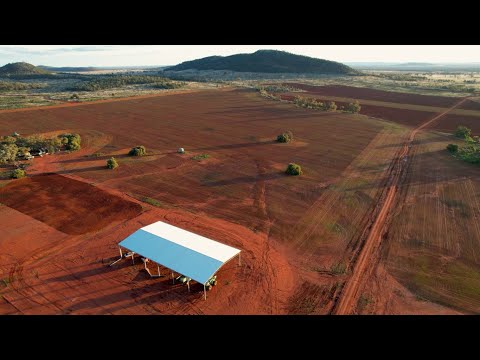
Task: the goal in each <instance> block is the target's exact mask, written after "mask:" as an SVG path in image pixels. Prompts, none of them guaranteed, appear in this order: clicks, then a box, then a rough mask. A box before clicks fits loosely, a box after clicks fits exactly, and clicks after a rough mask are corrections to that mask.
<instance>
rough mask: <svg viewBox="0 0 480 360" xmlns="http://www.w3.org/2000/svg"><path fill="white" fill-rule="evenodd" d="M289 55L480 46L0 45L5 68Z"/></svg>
mask: <svg viewBox="0 0 480 360" xmlns="http://www.w3.org/2000/svg"><path fill="white" fill-rule="evenodd" d="M259 49H274V50H284V51H288V52H291V53H294V54H299V55H307V56H312V57H317V58H320V59H327V60H333V61H339V62H429V63H472V62H477V63H480V45H0V66H3V65H4V64H6V63H10V62H18V61H25V62H28V63H31V64H34V65H48V66H147V65H175V64H178V63H180V62H183V61H187V60H194V59H198V58H202V57H206V56H212V55H223V56H226V55H233V54H238V53H251V52H255V51H256V50H259Z"/></svg>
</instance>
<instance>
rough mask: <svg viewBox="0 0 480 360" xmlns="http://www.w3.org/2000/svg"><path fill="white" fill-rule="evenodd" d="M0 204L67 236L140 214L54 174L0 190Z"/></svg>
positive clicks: (127, 203)
mask: <svg viewBox="0 0 480 360" xmlns="http://www.w3.org/2000/svg"><path fill="white" fill-rule="evenodd" d="M0 203H2V204H4V205H7V206H9V207H11V208H12V209H15V210H17V211H20V212H21V213H23V214H25V215H28V216H31V217H33V218H34V219H37V220H38V221H42V222H44V223H46V224H48V225H50V226H52V227H54V228H55V229H57V230H59V231H62V232H64V233H66V234H70V235H80V234H85V233H87V232H91V231H97V230H99V229H102V228H103V227H105V226H107V225H108V224H110V223H116V222H119V221H124V220H127V219H131V218H134V217H135V216H137V215H139V214H140V212H141V211H142V207H141V206H140V205H138V204H135V203H133V202H131V201H126V200H123V199H121V198H119V197H117V196H113V195H110V194H108V193H105V192H104V191H102V190H99V189H98V188H96V187H95V186H93V185H90V184H86V183H84V182H81V181H77V180H74V179H70V178H68V177H64V176H61V175H57V174H42V175H37V176H33V177H29V178H23V179H20V180H17V181H12V182H10V183H9V184H7V185H6V186H4V187H3V188H0Z"/></svg>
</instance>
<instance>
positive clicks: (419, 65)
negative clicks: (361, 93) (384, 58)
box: [346, 62, 480, 72]
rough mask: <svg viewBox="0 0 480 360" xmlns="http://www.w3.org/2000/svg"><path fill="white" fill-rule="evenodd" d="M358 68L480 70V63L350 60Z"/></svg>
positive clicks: (350, 63)
mask: <svg viewBox="0 0 480 360" xmlns="http://www.w3.org/2000/svg"><path fill="white" fill-rule="evenodd" d="M346 64H348V65H349V66H351V67H353V68H354V69H357V70H386V71H388V70H390V71H426V72H428V71H479V70H480V63H426V62H406V63H394V62H348V63H346Z"/></svg>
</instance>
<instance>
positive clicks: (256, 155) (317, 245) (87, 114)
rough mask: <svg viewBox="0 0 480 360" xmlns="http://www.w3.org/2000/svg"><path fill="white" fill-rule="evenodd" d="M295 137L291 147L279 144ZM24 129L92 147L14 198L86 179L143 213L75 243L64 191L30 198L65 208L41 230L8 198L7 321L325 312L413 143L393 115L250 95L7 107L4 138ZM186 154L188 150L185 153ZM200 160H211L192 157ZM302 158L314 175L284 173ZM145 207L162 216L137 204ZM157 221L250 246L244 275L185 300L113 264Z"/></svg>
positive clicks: (2, 303)
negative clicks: (139, 153)
mask: <svg viewBox="0 0 480 360" xmlns="http://www.w3.org/2000/svg"><path fill="white" fill-rule="evenodd" d="M285 130H291V131H292V132H293V134H294V137H295V140H294V141H293V142H292V143H289V144H278V143H276V142H274V141H273V139H275V137H276V136H277V135H278V134H280V133H281V132H282V131H285ZM13 131H17V132H19V133H21V134H22V135H24V134H33V133H45V132H50V131H61V132H63V131H72V132H79V133H80V134H81V136H82V150H80V151H78V152H72V153H69V154H67V153H61V154H54V155H49V156H46V157H43V158H36V159H34V160H33V161H32V166H31V167H29V168H28V169H27V171H28V174H29V176H30V178H28V179H25V180H12V181H11V182H6V181H0V189H1V191H2V194H3V193H5V194H7V197H8V198H10V197H14V196H16V195H15V194H14V193H13V194H12V193H11V191H10V190H11V189H16V188H17V187H18V188H19V189H20V190H21V189H22V184H23V183H25V184H26V185H27V186H26V187H27V188H29V187H30V188H31V189H35V190H37V191H39V189H38V188H35V187H34V185H35V184H34V183H35V181H38V180H36V179H40V178H41V176H37V175H41V174H49V173H56V174H58V175H57V176H58V178H59V179H61V180H62V184H63V183H64V181H65V180H64V178H68V179H71V180H75V181H78V182H81V183H84V185H82V186H87V185H88V186H91V187H89V188H88V189H89V190H85V192H86V193H88V194H89V195H90V193H93V192H92V191H91V189H92V188H95V189H96V190H98V191H99V192H98V193H95V194H96V195H95V197H99V198H105V197H108V196H112V197H115V198H119V199H121V200H123V201H125V202H126V203H134V204H135V205H136V206H139V207H141V208H142V209H143V210H141V213H140V214H138V213H137V212H136V211H137V209H138V208H137V207H136V206H135V207H134V209H135V213H134V214H131V215H130V218H124V217H122V218H118V219H116V220H115V221H109V222H107V223H105V224H103V223H102V225H101V226H98V227H96V226H97V223H96V222H95V221H97V220H98V219H96V220H95V221H92V222H89V223H88V224H86V226H85V228H81V225H80V223H79V222H76V223H77V224H78V228H77V227H75V229H74V230H73V231H77V233H75V234H67V233H65V232H62V231H63V230H62V231H59V230H58V229H60V230H61V229H64V228H63V227H62V226H67V225H66V224H65V225H62V223H56V220H55V219H53V218H54V217H55V216H54V214H57V213H58V211H57V209H58V210H60V215H57V216H59V218H62V211H65V210H64V209H68V212H70V211H71V209H70V205H69V203H68V201H70V196H68V194H69V193H70V191H69V190H68V189H65V194H62V201H59V199H58V198H56V197H55V188H50V187H49V185H48V184H45V188H44V187H43V186H42V188H41V191H40V193H39V194H38V195H37V194H35V192H33V191H31V192H30V196H32V195H33V197H34V198H36V197H37V196H39V197H40V199H39V200H40V201H47V200H48V201H47V202H48V204H49V206H52V208H51V209H53V210H54V211H50V212H48V213H47V212H45V215H46V216H45V217H43V218H40V219H39V220H40V221H38V220H37V218H35V214H34V213H32V212H28V213H27V210H28V209H22V211H23V212H20V211H17V210H15V208H14V206H17V205H16V204H14V203H13V202H12V203H11V205H7V206H5V205H4V206H0V228H1V229H2V237H1V238H0V260H1V261H0V279H4V280H5V281H4V282H3V284H5V285H3V284H2V282H0V295H2V296H0V313H2V314H4V313H19V314H21V313H24V314H35V313H45V314H282V313H301V314H325V313H328V312H329V308H330V306H331V304H332V301H333V299H334V298H335V296H336V294H337V293H338V291H339V289H340V288H341V287H342V285H343V283H344V281H345V279H346V277H347V274H345V273H344V272H342V271H341V265H342V264H344V263H345V262H348V260H349V258H350V257H351V254H352V252H353V251H354V249H356V248H357V247H358V246H360V244H359V243H358V241H357V239H358V234H361V233H362V232H363V230H364V224H365V222H366V221H367V220H368V216H369V213H370V211H371V208H372V206H375V203H376V201H377V198H378V192H379V189H381V188H382V183H383V182H384V181H385V180H384V177H385V176H386V170H387V168H388V166H389V164H390V162H391V161H392V159H393V158H394V156H395V154H396V152H397V150H398V149H399V147H400V146H401V145H402V144H403V142H402V138H403V137H404V136H405V133H406V129H405V128H404V127H402V126H400V125H396V124H392V123H388V122H385V121H382V120H377V119H371V118H368V117H366V116H362V115H353V114H343V113H322V112H318V111H311V110H307V109H301V108H296V107H295V106H292V105H291V104H286V103H281V102H275V101H269V100H267V99H265V98H262V97H260V96H259V95H258V93H255V92H252V91H247V90H212V91H202V92H197V93H191V94H178V95H175V96H160V97H150V98H138V99H129V100H125V101H116V102H103V103H96V104H88V105H86V104H82V105H81V106H68V107H57V108H50V109H46V108H43V109H38V110H34V111H18V112H0V134H1V135H4V134H9V133H12V132H13ZM136 145H145V146H146V148H147V152H148V154H147V156H145V157H141V158H132V157H128V156H126V153H127V152H128V150H129V149H130V148H131V147H132V146H136ZM179 147H184V148H185V149H186V151H187V153H186V154H185V155H180V154H177V153H176V150H177V149H178V148H179ZM94 153H96V154H97V155H98V156H92V154H94ZM198 154H208V155H209V158H208V159H205V160H201V161H195V160H192V159H191V157H192V156H194V155H198ZM112 155H113V156H115V157H116V158H117V161H118V163H119V164H120V167H119V168H118V169H116V170H114V171H112V170H108V169H106V167H105V161H106V159H108V158H109V157H110V156H112ZM292 161H293V162H297V163H299V164H300V165H301V166H302V168H303V170H304V175H302V176H301V177H289V176H286V175H285V174H284V170H285V167H286V165H287V164H288V163H289V162H292ZM60 175H64V176H60ZM47 176H48V175H45V177H47ZM32 182H33V184H32ZM89 184H90V185H89ZM32 186H33V187H32ZM78 186H79V185H78V184H76V185H74V186H72V188H73V189H79V187H78ZM80 187H81V186H80ZM22 191H23V190H22ZM42 191H43V193H42ZM74 191H77V190H74ZM81 196H83V195H81ZM85 196H86V197H87V195H85ZM89 197H90V196H88V198H89ZM146 197H148V198H150V199H148V200H150V202H152V201H151V200H154V202H153V203H155V204H156V206H155V207H154V206H150V205H148V204H147V203H145V202H141V201H138V199H140V200H142V199H143V200H145V198H146ZM85 199H86V198H85ZM27 201H28V200H27ZM36 201H37V200H36ZM90 201H93V203H94V204H95V200H88V202H90ZM112 201H113V200H112ZM1 202H2V203H3V201H1ZM86 202H87V201H81V203H78V204H77V205H78V206H80V207H81V206H87V207H88V205H86ZM104 205H105V204H99V206H104ZM30 206H31V207H32V208H33V207H34V206H33V205H32V204H31V205H30ZM34 208H35V209H39V206H37V205H35V207H34ZM105 209H107V206H106V205H105ZM105 211H106V212H105V214H107V213H108V210H105ZM123 213H124V210H121V212H120V215H122V214H123ZM47 214H48V216H50V217H51V218H52V219H50V220H49V219H48V216H47ZM120 215H119V216H120ZM71 216H74V215H71ZM77 216H78V217H79V218H81V217H84V215H82V214H80V215H77ZM85 216H86V215H85ZM112 216H113V215H112ZM158 220H163V221H166V222H168V223H171V224H172V225H176V226H179V227H182V228H185V229H187V230H190V231H194V232H197V233H200V234H202V235H204V236H207V237H210V238H212V239H215V240H218V241H221V242H223V243H225V244H230V245H232V246H235V247H238V248H240V249H242V266H237V265H236V264H235V263H234V262H232V263H229V264H228V265H227V266H225V267H224V268H222V269H221V270H220V272H219V279H220V281H219V286H217V287H216V288H214V290H212V291H211V292H209V295H208V296H209V298H208V299H207V301H204V300H203V299H202V290H203V289H202V287H201V286H200V285H199V284H196V285H194V286H192V292H191V293H188V292H187V290H186V288H185V287H182V286H181V285H179V284H177V285H172V284H171V281H169V279H168V278H160V279H150V278H149V277H148V275H146V273H145V272H144V271H142V270H141V269H142V265H141V264H140V263H137V265H131V262H128V261H122V262H120V263H118V264H117V265H118V266H117V265H116V266H113V267H109V266H108V264H109V263H110V262H112V261H113V260H115V259H116V256H117V254H118V248H117V244H118V242H120V241H121V240H123V239H124V238H125V237H126V236H128V235H130V234H131V233H133V232H134V231H135V230H137V229H138V228H140V227H142V226H145V225H148V224H150V223H152V222H154V221H158ZM49 222H50V223H49ZM87 227H88V229H87ZM78 229H80V230H78ZM81 231H86V232H85V233H80V232H81ZM137 261H139V260H137ZM337 268H340V270H337ZM162 271H163V273H165V272H166V271H167V270H166V269H162ZM409 299H410V298H409ZM415 301H416V300H415V299H414V298H413V297H412V298H411V299H410V300H409V303H408V304H407V305H408V306H410V305H411V304H412V303H415ZM407 305H405V304H400V305H398V306H399V307H402V306H407ZM433 309H438V306H436V307H434V308H433ZM395 311H399V310H398V308H396V309H395ZM421 311H423V312H428V311H432V307H431V306H430V305H428V304H426V305H424V307H423V308H422V310H421Z"/></svg>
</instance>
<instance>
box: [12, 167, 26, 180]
mask: <svg viewBox="0 0 480 360" xmlns="http://www.w3.org/2000/svg"><path fill="white" fill-rule="evenodd" d="M25 175H26V173H25V170H22V169H15V170H13V171H12V172H11V173H10V177H11V178H12V179H20V178H23V177H25Z"/></svg>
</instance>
